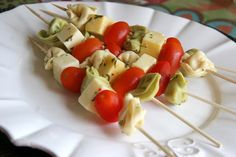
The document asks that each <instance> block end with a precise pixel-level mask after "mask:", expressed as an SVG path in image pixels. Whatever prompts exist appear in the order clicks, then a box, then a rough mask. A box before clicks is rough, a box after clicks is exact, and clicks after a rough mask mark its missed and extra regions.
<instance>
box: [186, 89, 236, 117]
mask: <svg viewBox="0 0 236 157" xmlns="http://www.w3.org/2000/svg"><path fill="white" fill-rule="evenodd" d="M185 93H186V94H187V95H189V96H191V97H193V98H195V99H198V100H200V101H202V102H205V103H207V104H209V105H212V106H213V107H216V108H219V109H222V110H224V111H226V112H228V113H231V114H233V115H236V112H235V111H233V110H232V109H230V108H227V107H225V106H223V105H220V104H218V103H216V102H212V101H209V100H206V99H204V98H202V97H199V96H197V95H194V94H191V93H189V92H185Z"/></svg>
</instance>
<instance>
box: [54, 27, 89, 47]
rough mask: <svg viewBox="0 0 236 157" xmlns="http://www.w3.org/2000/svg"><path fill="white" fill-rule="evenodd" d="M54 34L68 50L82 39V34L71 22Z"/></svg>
mask: <svg viewBox="0 0 236 157" xmlns="http://www.w3.org/2000/svg"><path fill="white" fill-rule="evenodd" d="M56 36H57V38H58V39H59V40H60V41H61V42H62V43H63V44H64V45H65V47H66V48H67V49H68V50H71V49H72V48H73V47H74V46H76V45H78V44H79V43H80V42H81V41H83V40H84V35H83V34H82V33H81V32H80V31H79V30H78V28H76V27H75V26H74V25H73V24H71V23H69V24H68V25H66V26H64V27H63V29H62V30H61V31H60V32H58V33H57V35H56Z"/></svg>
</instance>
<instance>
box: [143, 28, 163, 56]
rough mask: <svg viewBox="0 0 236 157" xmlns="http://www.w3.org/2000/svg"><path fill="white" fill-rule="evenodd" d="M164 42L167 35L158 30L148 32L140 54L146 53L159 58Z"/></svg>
mask: <svg viewBox="0 0 236 157" xmlns="http://www.w3.org/2000/svg"><path fill="white" fill-rule="evenodd" d="M164 43H165V37H164V35H163V34H161V33H158V32H148V33H147V34H145V36H144V37H143V40H142V44H141V49H140V54H144V53H146V54H149V55H151V56H153V57H155V58H157V57H158V55H159V53H160V50H161V47H162V45H163V44H164Z"/></svg>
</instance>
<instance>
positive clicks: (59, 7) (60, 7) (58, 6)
mask: <svg viewBox="0 0 236 157" xmlns="http://www.w3.org/2000/svg"><path fill="white" fill-rule="evenodd" d="M51 4H52V5H54V6H55V7H57V8H58V9H61V10H63V11H66V10H67V9H66V8H64V7H62V6H60V5H57V4H54V3H51Z"/></svg>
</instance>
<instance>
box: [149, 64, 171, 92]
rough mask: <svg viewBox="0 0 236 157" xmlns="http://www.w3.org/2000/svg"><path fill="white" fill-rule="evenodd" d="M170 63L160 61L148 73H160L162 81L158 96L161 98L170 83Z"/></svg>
mask: <svg viewBox="0 0 236 157" xmlns="http://www.w3.org/2000/svg"><path fill="white" fill-rule="evenodd" d="M170 69H171V67H170V63H169V62H167V61H159V62H157V64H155V65H154V66H153V67H152V68H151V69H150V70H149V71H148V73H159V74H160V75H161V80H160V82H159V90H158V92H157V94H156V96H160V95H161V94H163V93H164V92H165V89H166V87H167V85H168V83H169V81H170V76H171V75H170Z"/></svg>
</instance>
